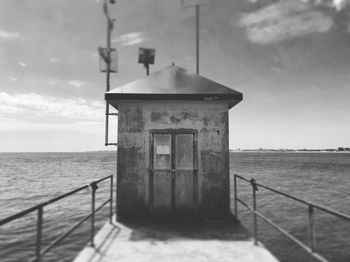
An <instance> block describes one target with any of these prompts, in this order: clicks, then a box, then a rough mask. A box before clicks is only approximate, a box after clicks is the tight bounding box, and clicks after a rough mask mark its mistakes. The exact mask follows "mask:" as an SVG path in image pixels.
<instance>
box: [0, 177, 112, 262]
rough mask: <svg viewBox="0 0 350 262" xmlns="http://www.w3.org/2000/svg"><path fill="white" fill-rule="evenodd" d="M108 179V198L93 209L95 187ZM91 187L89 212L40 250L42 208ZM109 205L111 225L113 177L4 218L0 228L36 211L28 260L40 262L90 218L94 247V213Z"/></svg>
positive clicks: (102, 179)
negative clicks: (33, 242)
mask: <svg viewBox="0 0 350 262" xmlns="http://www.w3.org/2000/svg"><path fill="white" fill-rule="evenodd" d="M108 179H110V197H109V199H107V200H106V201H105V202H104V203H102V204H101V205H100V206H99V207H98V208H95V194H96V190H97V188H98V187H97V185H98V184H99V183H101V182H103V181H105V180H108ZM89 187H91V212H90V213H89V214H88V215H87V216H85V217H83V218H82V219H81V220H80V221H79V222H78V223H77V224H75V225H74V226H73V227H71V228H69V229H68V230H67V231H66V232H64V233H63V234H61V235H60V236H58V237H57V238H56V239H54V240H53V241H52V242H51V243H50V244H49V245H48V246H46V247H45V248H44V249H42V243H41V240H42V225H43V214H44V207H45V206H48V205H50V204H52V203H54V202H57V201H59V200H61V199H63V198H66V197H68V196H71V195H73V194H75V193H77V192H80V191H82V190H84V189H86V188H89ZM108 203H109V204H110V205H109V222H110V223H112V215H113V214H112V208H113V175H110V176H106V177H104V178H101V179H99V180H96V181H93V182H91V183H90V184H88V185H85V186H82V187H79V188H77V189H74V190H72V191H69V192H68V193H65V194H62V195H59V196H57V197H55V198H52V199H50V200H48V201H45V202H42V203H40V204H38V205H36V206H33V207H30V208H28V209H25V210H23V211H21V212H18V213H16V214H14V215H12V216H9V217H7V218H4V219H2V220H0V226H2V225H5V224H7V223H9V222H11V221H14V220H16V219H18V218H21V217H23V216H25V215H27V214H29V213H32V212H34V211H36V210H37V211H38V216H37V231H36V245H35V257H33V258H31V259H29V262H40V261H41V258H42V256H43V255H45V254H46V253H47V252H48V251H49V250H51V249H52V248H53V247H54V246H56V245H57V244H59V243H60V242H61V241H62V240H63V239H65V238H66V237H67V236H68V235H70V234H71V233H72V232H73V231H74V230H75V229H77V228H78V227H79V226H80V225H82V224H83V223H84V222H85V221H87V220H88V219H89V218H91V228H90V245H91V246H95V243H94V235H95V213H97V212H98V211H99V210H101V209H102V208H103V207H104V206H106V205H107V204H108Z"/></svg>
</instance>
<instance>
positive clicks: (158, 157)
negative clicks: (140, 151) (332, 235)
mask: <svg viewBox="0 0 350 262" xmlns="http://www.w3.org/2000/svg"><path fill="white" fill-rule="evenodd" d="M153 137H154V142H153V159H154V160H153V161H154V162H153V166H154V168H155V169H170V168H171V135H170V134H154V135H153Z"/></svg>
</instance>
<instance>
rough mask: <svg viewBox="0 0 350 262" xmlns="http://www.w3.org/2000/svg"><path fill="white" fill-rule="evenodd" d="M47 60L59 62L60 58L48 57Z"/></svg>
mask: <svg viewBox="0 0 350 262" xmlns="http://www.w3.org/2000/svg"><path fill="white" fill-rule="evenodd" d="M49 61H50V62H51V63H59V62H60V60H59V59H57V58H56V57H50V59H49Z"/></svg>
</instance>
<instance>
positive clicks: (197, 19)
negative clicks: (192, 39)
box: [196, 4, 199, 75]
mask: <svg viewBox="0 0 350 262" xmlns="http://www.w3.org/2000/svg"><path fill="white" fill-rule="evenodd" d="M196 73H197V75H198V74H199V5H198V4H197V5H196Z"/></svg>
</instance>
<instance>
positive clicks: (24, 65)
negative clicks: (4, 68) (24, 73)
mask: <svg viewBox="0 0 350 262" xmlns="http://www.w3.org/2000/svg"><path fill="white" fill-rule="evenodd" d="M18 64H19V65H20V66H21V67H27V65H28V64H26V63H24V62H18Z"/></svg>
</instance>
